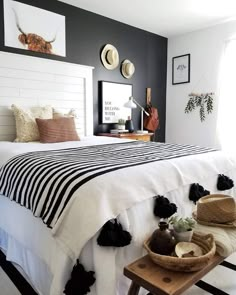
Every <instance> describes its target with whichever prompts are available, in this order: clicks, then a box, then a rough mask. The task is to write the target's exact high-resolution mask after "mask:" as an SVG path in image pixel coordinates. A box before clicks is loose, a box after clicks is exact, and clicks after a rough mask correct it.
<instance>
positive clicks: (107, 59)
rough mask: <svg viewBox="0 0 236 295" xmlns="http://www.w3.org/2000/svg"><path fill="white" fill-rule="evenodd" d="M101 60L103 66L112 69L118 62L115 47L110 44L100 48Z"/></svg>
mask: <svg viewBox="0 0 236 295" xmlns="http://www.w3.org/2000/svg"><path fill="white" fill-rule="evenodd" d="M101 60H102V63H103V65H104V67H105V68H107V69H108V70H114V69H115V68H116V67H117V66H118V64H119V53H118V51H117V49H116V48H115V47H114V46H113V45H111V44H107V45H105V46H104V47H103V49H102V53H101Z"/></svg>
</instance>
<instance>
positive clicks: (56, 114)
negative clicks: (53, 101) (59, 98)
mask: <svg viewBox="0 0 236 295" xmlns="http://www.w3.org/2000/svg"><path fill="white" fill-rule="evenodd" d="M61 117H73V118H77V114H76V110H75V109H70V110H69V111H68V112H65V111H64V110H62V109H55V108H53V119H57V118H61Z"/></svg>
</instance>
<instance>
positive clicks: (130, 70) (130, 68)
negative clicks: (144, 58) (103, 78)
mask: <svg viewBox="0 0 236 295" xmlns="http://www.w3.org/2000/svg"><path fill="white" fill-rule="evenodd" d="M134 72H135V67H134V64H133V63H132V62H131V61H130V60H128V59H125V60H124V61H123V63H122V66H121V73H122V75H123V76H124V77H125V78H126V79H130V78H131V77H132V76H133V74H134Z"/></svg>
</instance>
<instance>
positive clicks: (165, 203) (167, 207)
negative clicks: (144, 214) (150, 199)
mask: <svg viewBox="0 0 236 295" xmlns="http://www.w3.org/2000/svg"><path fill="white" fill-rule="evenodd" d="M175 212H177V206H176V205H175V204H174V203H170V201H169V200H168V199H167V198H165V197H163V196H157V197H156V199H155V204H154V211H153V213H154V215H155V216H157V217H160V218H168V217H170V216H171V215H173V214H174V213H175Z"/></svg>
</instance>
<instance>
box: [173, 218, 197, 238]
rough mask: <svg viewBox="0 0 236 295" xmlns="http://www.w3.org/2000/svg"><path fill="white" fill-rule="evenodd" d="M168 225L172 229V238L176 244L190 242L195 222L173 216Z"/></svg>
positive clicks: (190, 219)
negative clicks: (170, 225)
mask: <svg viewBox="0 0 236 295" xmlns="http://www.w3.org/2000/svg"><path fill="white" fill-rule="evenodd" d="M169 224H172V226H173V229H174V237H175V239H176V241H177V242H190V241H191V239H192V235H193V228H194V226H195V221H194V220H193V219H192V218H191V217H179V216H178V215H173V216H171V217H170V218H169Z"/></svg>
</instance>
